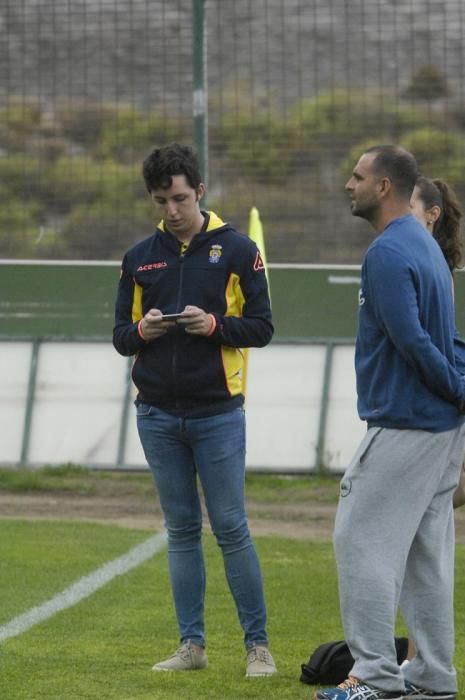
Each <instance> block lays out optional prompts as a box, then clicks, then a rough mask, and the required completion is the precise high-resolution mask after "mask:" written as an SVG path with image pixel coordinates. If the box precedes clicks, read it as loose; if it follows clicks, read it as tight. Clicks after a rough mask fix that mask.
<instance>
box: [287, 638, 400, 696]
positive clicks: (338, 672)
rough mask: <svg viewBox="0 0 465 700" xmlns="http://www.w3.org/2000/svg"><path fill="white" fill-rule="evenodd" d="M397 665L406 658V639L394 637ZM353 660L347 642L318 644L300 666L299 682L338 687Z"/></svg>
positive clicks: (346, 674) (348, 671)
mask: <svg viewBox="0 0 465 700" xmlns="http://www.w3.org/2000/svg"><path fill="white" fill-rule="evenodd" d="M395 644H396V651H397V663H398V664H399V665H400V664H401V663H402V662H403V661H404V660H405V659H406V658H407V647H408V639H407V638H406V637H396V639H395ZM353 665H354V659H353V657H352V654H351V653H350V651H349V647H348V646H347V642H344V641H342V642H326V643H325V644H320V646H319V647H317V648H316V649H315V651H314V652H313V654H312V655H311V656H310V658H309V660H308V661H307V663H306V664H302V665H301V667H300V668H301V671H302V673H301V676H300V680H301V681H302V683H308V685H339V683H342V682H343V681H345V680H346V678H347V677H348V675H349V673H350V670H351V668H352V666H353Z"/></svg>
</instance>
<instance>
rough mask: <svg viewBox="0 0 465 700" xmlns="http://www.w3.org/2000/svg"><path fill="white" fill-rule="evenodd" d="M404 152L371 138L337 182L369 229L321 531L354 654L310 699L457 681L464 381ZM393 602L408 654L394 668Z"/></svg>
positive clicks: (447, 688)
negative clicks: (337, 471)
mask: <svg viewBox="0 0 465 700" xmlns="http://www.w3.org/2000/svg"><path fill="white" fill-rule="evenodd" d="M417 175H418V173H417V165H416V161H415V159H414V157H413V156H412V155H411V154H410V153H408V152H407V151H405V150H403V149H401V148H399V147H397V146H391V145H386V146H375V147H373V148H371V149H369V150H368V151H366V152H365V153H364V154H363V155H362V157H361V158H360V160H359V161H358V163H357V165H356V166H355V168H354V170H353V172H352V175H351V177H350V179H349V180H348V182H347V184H346V190H347V192H348V193H349V194H350V197H351V201H352V205H351V206H352V214H353V215H354V216H360V217H362V218H364V219H366V220H367V221H368V222H369V223H370V224H371V225H372V227H373V228H374V230H375V232H376V234H377V238H376V239H375V241H374V242H373V243H372V244H371V245H370V246H369V248H368V250H367V252H366V255H365V258H364V261H363V265H362V280H361V289H360V294H359V305H360V308H359V327H358V333H357V343H356V353H355V369H356V376H357V393H358V412H359V415H360V418H361V419H362V420H366V421H367V426H368V431H367V434H366V436H365V438H364V439H363V440H362V443H361V444H360V446H359V448H358V450H357V451H356V454H355V455H354V458H353V460H352V462H351V464H350V465H349V467H348V469H347V471H346V473H345V474H344V477H343V479H342V481H341V492H340V499H339V505H338V510H337V515H336V523H335V531H334V548H335V554H336V561H337V568H338V579H339V595H340V604H341V615H342V619H343V624H344V631H345V636H346V639H347V642H348V644H349V648H350V651H351V653H352V656H353V657H354V659H355V663H354V666H353V668H352V670H351V673H350V676H349V678H348V679H347V681H345V682H344V683H342V684H341V685H340V686H338V687H337V688H329V689H326V690H320V691H318V692H317V693H316V698H317V700H362V698H363V700H378V699H382V698H392V699H394V698H401V697H403V696H407V697H409V696H410V697H415V698H436V699H437V700H453V698H454V696H455V693H456V692H457V684H456V673H455V670H454V668H453V664H452V657H453V650H454V624H453V574H454V521H453V512H452V494H453V492H454V489H455V487H456V485H457V482H458V479H459V473H460V465H461V464H462V461H463V453H464V444H465V441H464V428H463V421H464V417H463V416H464V412H465V411H464V404H465V381H464V378H463V377H462V376H461V374H460V373H459V372H458V371H457V370H456V367H455V360H454V329H455V323H454V307H453V299H452V290H451V282H450V272H449V269H448V267H447V264H446V262H445V260H444V256H443V254H442V252H441V250H440V248H439V246H438V244H437V243H436V241H435V240H434V238H433V237H432V236H430V235H429V234H428V232H427V231H426V230H425V229H424V228H423V226H422V225H421V224H419V222H418V221H417V220H416V219H415V218H414V217H413V216H412V215H411V212H410V196H411V194H412V191H413V188H414V186H415V182H416V179H417ZM399 606H400V608H401V610H402V613H403V616H404V618H405V621H406V623H407V625H408V628H409V630H410V631H411V633H412V635H413V637H414V640H415V643H416V647H417V650H418V651H417V656H416V657H415V658H414V659H413V660H412V661H411V663H410V664H409V665H408V666H407V667H406V669H405V671H402V670H401V669H400V668H399V666H398V664H397V659H396V650H395V645H394V633H395V620H396V614H397V609H398V607H399Z"/></svg>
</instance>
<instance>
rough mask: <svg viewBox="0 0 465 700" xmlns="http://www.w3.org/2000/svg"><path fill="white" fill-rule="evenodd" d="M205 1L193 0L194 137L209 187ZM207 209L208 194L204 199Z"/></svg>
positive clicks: (205, 180)
mask: <svg viewBox="0 0 465 700" xmlns="http://www.w3.org/2000/svg"><path fill="white" fill-rule="evenodd" d="M205 30H206V20H205V2H204V0H192V70H193V75H192V82H193V85H192V87H193V95H192V99H193V105H192V107H193V132H194V133H193V136H194V144H195V148H196V151H197V156H198V159H199V166H200V172H201V174H202V180H203V182H204V183H205V186H206V187H207V186H208V119H207V115H208V109H207V95H208V90H207V50H206V46H207V44H206V41H205V33H206V31H205ZM202 206H203V207H205V208H206V207H207V194H205V195H204V196H203V198H202Z"/></svg>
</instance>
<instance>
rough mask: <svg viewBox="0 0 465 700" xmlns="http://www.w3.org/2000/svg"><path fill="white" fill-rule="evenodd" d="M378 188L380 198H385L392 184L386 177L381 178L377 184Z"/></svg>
mask: <svg viewBox="0 0 465 700" xmlns="http://www.w3.org/2000/svg"><path fill="white" fill-rule="evenodd" d="M378 188H379V194H380V196H382V197H385V196H386V195H387V194H389V192H390V191H391V188H392V182H391V181H390V179H389V178H388V177H382V178H381V179H380V181H379V183H378Z"/></svg>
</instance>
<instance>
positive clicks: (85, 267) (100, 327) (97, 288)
mask: <svg viewBox="0 0 465 700" xmlns="http://www.w3.org/2000/svg"><path fill="white" fill-rule="evenodd" d="M118 276H119V267H118V265H117V264H113V263H110V264H105V263H95V264H93V263H84V264H80V263H66V264H63V263H57V262H47V263H45V262H44V263H30V264H26V263H24V262H17V263H8V262H4V263H3V264H0V337H2V338H7V337H29V338H30V337H65V338H74V337H79V338H81V337H84V338H93V337H98V338H107V337H110V336H111V332H112V326H113V305H114V298H115V292H116V287H117V284H118ZM358 279H359V268H358V267H356V266H347V267H342V266H332V267H330V266H317V265H313V266H311V265H308V266H291V265H289V266H285V265H283V266H281V265H271V267H270V288H271V296H272V303H273V316H274V322H275V340H279V341H285V340H295V341H296V342H299V341H305V340H308V339H313V340H315V339H316V338H321V339H323V338H339V339H341V338H354V337H355V334H356V325H357V298H358V289H359V284H358ZM455 288H456V307H457V327H458V329H459V332H460V333H461V335H465V316H464V313H463V309H465V274H463V273H461V272H459V273H457V274H456V282H455Z"/></svg>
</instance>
